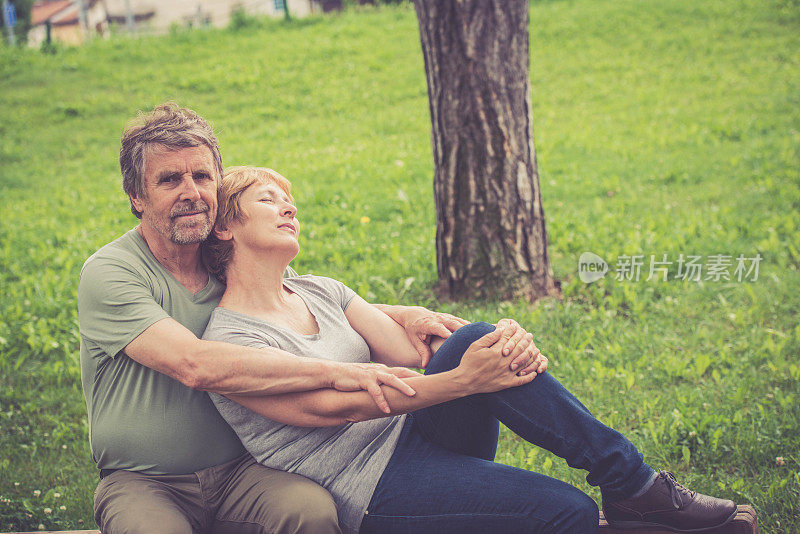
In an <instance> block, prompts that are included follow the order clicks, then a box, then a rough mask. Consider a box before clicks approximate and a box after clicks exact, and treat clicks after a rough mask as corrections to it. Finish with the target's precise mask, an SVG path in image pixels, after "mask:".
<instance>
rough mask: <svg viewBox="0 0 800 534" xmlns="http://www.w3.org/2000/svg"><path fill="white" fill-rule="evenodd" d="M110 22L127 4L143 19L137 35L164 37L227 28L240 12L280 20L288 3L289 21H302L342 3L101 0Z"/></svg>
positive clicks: (314, 0)
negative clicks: (174, 31) (178, 29)
mask: <svg viewBox="0 0 800 534" xmlns="http://www.w3.org/2000/svg"><path fill="white" fill-rule="evenodd" d="M104 1H105V3H106V8H107V10H108V13H109V16H110V17H111V20H113V21H118V20H120V18H121V20H125V10H126V2H130V6H131V9H132V10H133V11H134V13H135V14H136V13H139V14H141V15H142V17H144V14H145V13H149V12H152V16H149V17H148V18H146V20H145V19H144V18H143V20H142V21H141V23H140V22H139V21H138V20H137V21H136V31H137V32H143V33H156V34H158V33H165V32H167V31H168V30H169V29H170V28H171V27H173V26H175V25H178V26H215V27H218V28H219V27H224V26H227V25H228V23H229V22H230V19H231V13H232V12H233V11H235V10H237V9H243V10H244V11H245V12H246V13H248V14H250V15H269V16H273V17H282V16H284V13H285V6H286V5H287V3H288V7H289V14H290V15H291V16H292V17H305V16H308V15H310V14H312V13H323V12H327V11H331V10H334V9H341V7H342V1H341V0H171V1H170V2H154V1H152V0H104Z"/></svg>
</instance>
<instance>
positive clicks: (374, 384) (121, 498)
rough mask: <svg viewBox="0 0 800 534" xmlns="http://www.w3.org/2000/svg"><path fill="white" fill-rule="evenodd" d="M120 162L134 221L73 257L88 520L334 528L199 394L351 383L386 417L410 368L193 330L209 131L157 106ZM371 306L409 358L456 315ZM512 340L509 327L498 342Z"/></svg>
mask: <svg viewBox="0 0 800 534" xmlns="http://www.w3.org/2000/svg"><path fill="white" fill-rule="evenodd" d="M120 165H121V168H122V175H123V188H124V190H125V192H126V193H127V195H128V197H129V198H130V204H131V211H132V212H133V213H134V215H136V216H137V217H138V218H140V219H141V222H140V224H139V225H138V226H136V227H135V228H134V229H132V230H130V231H128V232H127V233H125V234H124V235H122V236H121V237H120V238H118V239H116V240H115V241H113V242H111V243H109V244H108V245H106V246H104V247H102V248H101V249H100V250H98V251H97V252H96V253H95V254H93V255H92V256H91V257H90V258H89V259H88V260H87V261H86V263H85V264H84V266H83V270H82V271H81V278H80V285H79V291H78V307H79V322H80V335H81V372H82V382H83V391H84V395H85V397H86V405H87V408H88V413H89V437H90V442H91V449H92V456H93V459H94V461H95V462H96V463H97V466H98V467H99V468H100V477H101V481H100V483H99V485H98V486H97V490H96V492H95V504H94V509H95V519H96V521H97V524H98V525H99V527H100V529H101V530H102V531H103V532H105V533H111V534H113V533H116V532H143V533H144V532H146V533H152V532H159V533H179V532H180V533H189V532H239V533H242V532H259V533H261V532H264V533H266V532H273V533H274V532H310V533H325V532H339V527H338V524H337V513H336V509H335V506H334V505H333V501H332V499H331V498H330V496H329V495H328V493H327V492H326V491H325V490H323V489H322V488H321V487H319V486H317V485H315V484H313V483H311V482H310V481H309V480H307V479H305V478H303V477H300V476H297V475H292V474H288V473H283V472H278V471H273V470H270V469H267V468H265V467H263V466H260V465H258V464H257V463H256V462H255V461H254V460H253V459H252V458H251V457H250V455H248V454H247V453H246V452H245V450H244V448H243V447H242V445H241V443H240V442H239V440H238V439H237V437H236V435H235V434H234V432H233V431H232V430H231V429H230V427H229V426H228V425H227V424H226V423H225V421H224V420H223V419H222V418H221V417H220V415H219V413H218V412H217V410H216V408H215V407H214V405H213V403H212V402H211V400H210V399H209V397H208V395H207V394H206V391H213V392H217V393H221V394H239V395H242V394H244V395H270V394H276V393H286V392H293V391H307V390H314V389H319V388H333V389H337V390H340V391H355V390H362V389H363V390H368V391H369V392H370V393H372V394H373V397H374V399H375V402H376V403H377V404H378V406H380V407H381V408H382V409H383V410H384V411H387V412H388V405H387V404H386V400H385V399H384V397H383V394H382V392H381V387H380V386H381V385H382V384H383V385H388V386H391V387H394V388H397V389H398V390H400V391H402V392H403V393H405V394H407V395H413V393H414V392H413V390H412V389H411V388H410V387H409V386H408V385H407V384H405V383H404V382H403V381H402V380H401V379H400V378H401V377H403V376H407V375H406V374H405V373H408V372H409V371H407V370H404V369H403V370H401V369H393V368H388V367H385V366H380V365H376V364H343V363H335V362H325V361H321V360H319V359H308V358H302V357H298V356H295V355H291V354H289V353H286V352H283V351H281V350H279V349H254V348H247V347H241V346H234V345H228V344H225V343H218V342H212V341H204V340H200V339H198V337H199V336H200V335H201V334H202V332H203V330H204V328H205V326H206V323H207V322H208V319H209V316H210V314H211V311H212V310H213V309H214V308H215V307H216V305H217V303H218V301H219V299H220V297H221V295H222V293H223V289H224V288H223V286H222V284H221V283H220V282H219V281H217V280H216V279H215V278H214V277H213V276H210V275H209V273H208V272H207V270H206V268H205V267H204V265H203V263H202V261H201V254H200V244H201V242H202V241H203V240H204V239H205V238H206V237H207V236H208V235H209V232H210V231H211V228H212V226H213V224H214V219H215V216H216V210H217V199H216V193H217V186H218V182H219V180H220V178H221V173H222V159H221V157H220V152H219V146H218V143H217V139H216V138H215V136H214V134H213V132H212V130H211V127H210V126H209V124H208V123H207V122H206V121H205V120H203V119H202V118H201V117H199V116H198V115H197V114H195V113H194V112H192V111H190V110H187V109H181V108H178V107H177V106H176V105H174V104H165V105H162V106H158V107H156V108H155V110H154V111H153V112H152V113H149V114H145V115H141V116H140V117H139V118H138V120H136V121H134V122H133V123H132V124H131V125H129V126H128V128H127V129H126V131H125V132H124V135H123V138H122V148H121V151H120ZM290 270H291V269H290ZM381 309H382V310H384V311H385V312H386V313H388V314H389V315H390V316H391V317H392V318H393V319H394V320H395V321H397V322H398V323H399V324H401V325H403V326H404V328H405V329H406V332H407V335H408V336H409V337H410V338H411V339H412V340H413V341H414V343H415V346H417V347H419V350H420V351H421V353H426V352H428V351H429V350H430V349H428V348H427V345H426V344H425V343H424V341H425V340H427V339H428V338H429V336H432V335H436V336H440V337H447V336H448V335H449V334H450V332H451V331H453V330H455V329H456V328H458V327H459V326H461V325H462V324H463V321H461V320H459V319H456V318H455V317H452V316H448V315H446V314H437V313H433V312H429V311H428V310H425V309H424V308H418V307H402V306H381ZM524 334H525V333H524V331H522V330H521V329H518V330H514V329H511V331H509V334H508V337H509V338H513V339H509V343H510V344H511V343H515V342H516V341H518V340H519V337H520V336H522V335H524ZM265 350H266V351H268V353H269V356H270V357H269V358H265V357H264V355H265V352H264V351H265ZM429 356H430V354H429V353H428V354H425V356H424V358H425V359H427V357H429Z"/></svg>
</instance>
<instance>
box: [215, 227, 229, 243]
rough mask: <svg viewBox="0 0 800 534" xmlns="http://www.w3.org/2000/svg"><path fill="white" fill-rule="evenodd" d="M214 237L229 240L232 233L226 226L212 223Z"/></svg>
mask: <svg viewBox="0 0 800 534" xmlns="http://www.w3.org/2000/svg"><path fill="white" fill-rule="evenodd" d="M214 237H216V238H217V239H219V240H220V241H230V240H231V239H233V234H232V233H231V231H230V230H228V229H226V228H223V227H221V226H219V225H214Z"/></svg>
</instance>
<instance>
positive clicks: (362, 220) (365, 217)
mask: <svg viewBox="0 0 800 534" xmlns="http://www.w3.org/2000/svg"><path fill="white" fill-rule="evenodd" d="M371 220H372V219H370V218H369V217H367V216H366V215H364V216H363V217H361V224H367V223H368V222H369V221H371Z"/></svg>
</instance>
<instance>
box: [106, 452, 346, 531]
mask: <svg viewBox="0 0 800 534" xmlns="http://www.w3.org/2000/svg"><path fill="white" fill-rule="evenodd" d="M94 518H95V521H96V522H97V525H98V526H99V527H100V531H101V532H103V533H104V534H122V533H142V534H144V533H147V534H153V533H159V534H178V533H180V534H201V533H202V534H205V533H209V534H223V533H234V532H235V533H242V534H247V533H254V534H266V533H270V534H284V533H286V534H290V533H297V534H300V533H303V534H318V533H319V534H328V533H330V534H340V533H341V531H340V529H339V525H338V518H337V514H336V506H335V504H334V502H333V499H332V498H331V496H330V494H329V493H328V492H327V491H326V490H325V489H324V488H322V487H321V486H318V485H317V484H315V483H314V482H312V481H310V480H308V479H307V478H304V477H302V476H299V475H294V474H291V473H284V472H282V471H276V470H273V469H269V468H266V467H264V466H262V465H259V464H258V463H256V461H255V460H254V459H253V458H252V457H251V456H250V455H249V454H248V455H245V456H243V457H242V458H238V459H236V460H234V461H232V462H228V463H225V464H222V465H219V466H216V467H210V468H208V469H204V470H202V471H198V472H197V473H194V474H191V475H142V474H139V473H134V472H130V471H115V472H113V473H111V474H110V475H108V476H107V477H105V478H104V479H103V480H101V481H100V484H98V486H97V490H96V491H95V495H94Z"/></svg>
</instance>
